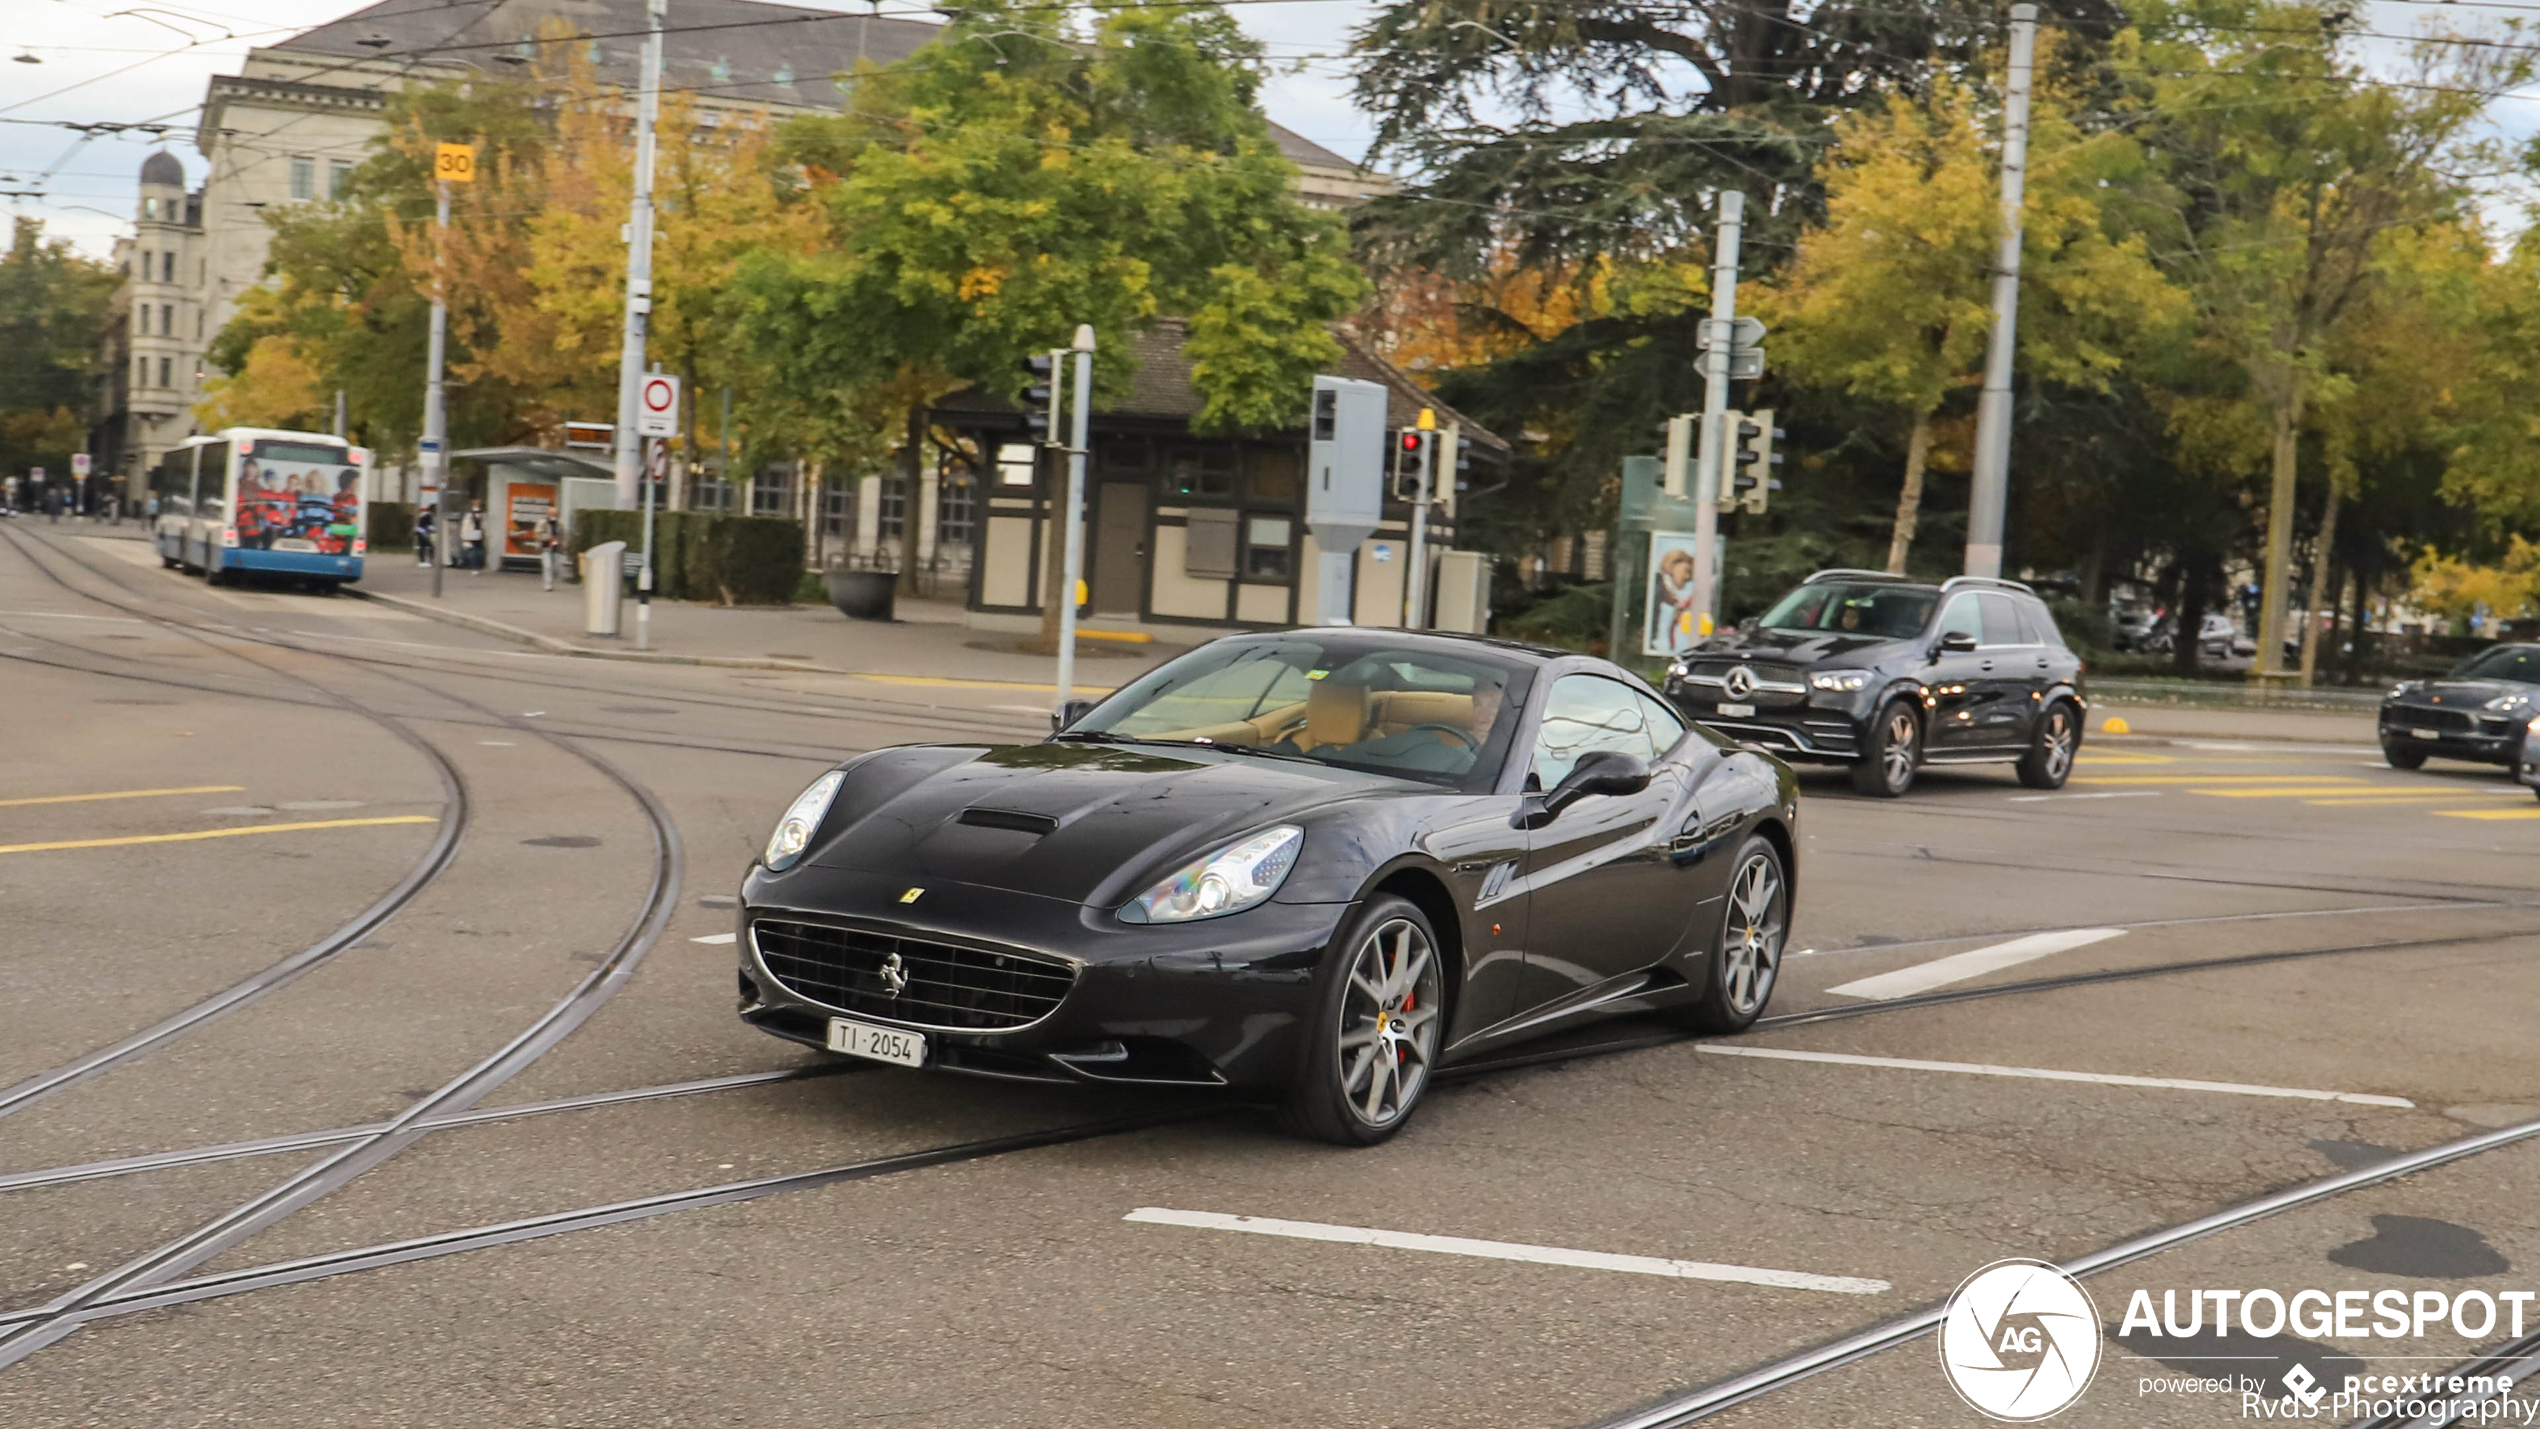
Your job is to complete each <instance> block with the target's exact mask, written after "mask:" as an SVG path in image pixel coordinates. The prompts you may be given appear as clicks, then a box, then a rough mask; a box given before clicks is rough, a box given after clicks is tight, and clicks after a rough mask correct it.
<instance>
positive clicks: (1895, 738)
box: [1879, 708, 1915, 789]
mask: <svg viewBox="0 0 2540 1429" xmlns="http://www.w3.org/2000/svg"><path fill="white" fill-rule="evenodd" d="M1914 734H1915V729H1914V717H1913V716H1912V715H1911V714H1908V713H1907V712H1906V711H1905V710H1903V709H1902V708H1899V709H1897V710H1894V711H1892V712H1890V713H1889V715H1888V717H1887V741H1886V744H1887V747H1886V748H1885V749H1884V750H1882V751H1881V752H1880V755H1879V759H1880V769H1881V772H1883V773H1885V774H1886V775H1887V787H1889V788H1890V789H1902V788H1904V787H1905V782H1906V781H1907V780H1909V779H1911V778H1913V777H1914Z"/></svg>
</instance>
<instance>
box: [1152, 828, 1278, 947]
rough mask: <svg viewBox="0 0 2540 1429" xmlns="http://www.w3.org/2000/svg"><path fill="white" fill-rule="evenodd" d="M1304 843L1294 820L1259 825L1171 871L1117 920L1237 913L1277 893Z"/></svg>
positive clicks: (1156, 920)
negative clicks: (1248, 834) (1250, 832)
mask: <svg viewBox="0 0 2540 1429" xmlns="http://www.w3.org/2000/svg"><path fill="white" fill-rule="evenodd" d="M1304 846H1305V830H1303V829H1300V828H1298V827H1297V826H1296V825H1294V824H1281V825H1280V826H1279V827H1277V828H1275V829H1264V830H1262V831H1261V832H1260V833H1257V834H1254V835H1252V836H1251V837H1249V838H1246V839H1242V840H1240V841H1238V842H1235V843H1230V844H1228V845H1226V846H1225V847H1224V848H1221V849H1219V850H1217V851H1216V852H1215V853H1212V854H1208V855H1205V856H1204V857H1201V858H1196V859H1193V860H1191V861H1190V862H1189V863H1186V864H1184V865H1183V866H1182V867H1180V868H1178V869H1176V870H1174V872H1173V876H1172V877H1170V878H1168V879H1166V880H1164V881H1163V882H1162V883H1159V884H1157V885H1156V886H1154V887H1153V888H1150V889H1148V890H1147V891H1146V892H1144V893H1141V894H1139V895H1138V896H1137V897H1136V898H1135V899H1133V900H1131V901H1130V903H1129V906H1128V907H1126V908H1123V909H1121V910H1120V921H1121V922H1123V923H1188V922H1191V921H1193V920H1195V919H1199V918H1215V917H1218V916H1220V915H1222V914H1227V913H1239V912H1241V911H1243V910H1244V909H1246V908H1249V907H1251V906H1252V905H1254V904H1255V903H1259V902H1261V901H1262V900H1263V899H1265V898H1268V897H1269V896H1270V895H1271V894H1273V893H1276V892H1278V891H1279V885H1280V884H1281V883H1284V882H1286V881H1287V877H1288V870H1289V869H1292V868H1294V867H1296V855H1297V850H1299V849H1301V848H1303V847H1304Z"/></svg>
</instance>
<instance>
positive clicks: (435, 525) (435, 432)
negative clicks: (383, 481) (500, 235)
mask: <svg viewBox="0 0 2540 1429" xmlns="http://www.w3.org/2000/svg"><path fill="white" fill-rule="evenodd" d="M434 187H436V188H438V189H439V190H440V191H441V192H440V195H439V197H438V198H437V199H436V200H435V203H434V208H433V214H434V218H433V229H432V237H433V240H434V245H435V246H434V250H433V251H434V252H435V253H436V254H442V253H446V252H448V250H449V240H450V185H449V181H448V180H446V179H445V180H443V181H442V182H440V183H439V184H436V185H435V186H434ZM448 280H449V271H448V269H447V267H446V266H445V267H444V268H443V270H442V271H441V272H440V273H438V274H435V275H434V277H433V280H432V327H431V336H430V337H429V338H427V339H426V340H425V345H424V346H425V351H424V358H423V439H422V440H421V441H419V442H417V443H416V444H415V445H416V448H417V453H416V454H417V455H419V456H420V457H421V458H422V459H423V491H424V496H425V499H427V500H428V501H430V502H431V503H432V549H431V550H430V551H428V552H426V553H425V554H426V555H427V556H428V557H430V559H431V561H432V594H433V597H434V598H435V599H438V598H439V597H440V594H441V568H442V567H443V566H446V565H448V564H449V563H450V483H449V476H450V453H449V445H450V418H449V409H448V406H447V405H446V403H447V398H446V394H445V393H444V392H443V390H442V386H441V368H442V365H443V362H444V360H445V359H446V358H447V357H448V355H449V341H450V295H449V294H448V293H447V292H446V291H444V285H445V284H446V283H447V282H448Z"/></svg>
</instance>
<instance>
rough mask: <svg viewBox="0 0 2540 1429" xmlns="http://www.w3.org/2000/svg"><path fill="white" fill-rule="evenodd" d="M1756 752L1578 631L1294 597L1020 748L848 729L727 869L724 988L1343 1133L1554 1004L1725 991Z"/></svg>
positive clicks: (1760, 905) (1790, 803) (912, 1060)
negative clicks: (1300, 608)
mask: <svg viewBox="0 0 2540 1429" xmlns="http://www.w3.org/2000/svg"><path fill="white" fill-rule="evenodd" d="M1798 816H1799V796H1798V789H1797V786H1796V783H1795V781H1794V780H1793V779H1792V777H1791V772H1790V770H1789V768H1788V767H1787V766H1785V765H1783V764H1782V763H1781V762H1780V761H1778V760H1776V759H1774V758H1773V757H1771V756H1770V755H1766V754H1760V753H1755V752H1752V751H1747V750H1742V749H1740V748H1738V747H1737V746H1735V745H1733V744H1730V743H1729V742H1728V741H1727V740H1725V739H1723V738H1721V737H1719V736H1717V735H1714V734H1712V733H1710V732H1709V731H1707V730H1704V729H1702V728H1700V727H1699V726H1695V725H1691V724H1688V723H1687V722H1686V721H1685V719H1684V718H1683V717H1682V716H1680V715H1678V714H1677V713H1676V712H1675V710H1674V709H1673V708H1671V707H1670V706H1669V705H1668V704H1667V702H1666V701H1665V700H1662V699H1660V698H1659V697H1658V695H1657V694H1656V692H1654V691H1652V690H1651V689H1650V688H1649V687H1648V686H1647V685H1645V684H1643V683H1642V682H1641V681H1639V680H1638V679H1636V678H1634V677H1633V676H1631V675H1629V674H1627V673H1625V672H1624V671H1623V670H1621V669H1619V668H1617V667H1616V666H1614V665H1611V664H1609V663H1607V662H1605V661H1603V660H1598V659H1593V658H1590V657H1588V656H1584V655H1574V654H1570V653H1567V652H1564V651H1559V650H1546V649H1538V648H1535V647H1532V646H1525V645H1517V644H1511V643H1506V642H1501V641H1494V640H1486V639H1477V638H1472V637H1466V636H1450V635H1429V634H1416V633H1409V632H1404V631H1398V630H1374V629H1348V628H1330V629H1307V630H1294V631H1287V632H1283V633H1276V634H1257V635H1238V636H1230V637H1228V638H1226V639H1222V640H1218V641H1214V642H1212V643H1210V644H1208V645H1204V646H1202V647H1200V648H1199V649H1197V650H1194V651H1191V652H1190V653H1189V654H1186V655H1183V656H1181V657H1180V658H1178V659H1175V660H1172V661H1170V662H1168V663H1166V664H1164V665H1162V666H1159V667H1157V668H1156V669H1155V670H1154V671H1152V672H1150V673H1148V674H1146V675H1144V676H1142V677H1140V678H1139V679H1137V680H1135V681H1133V682H1131V683H1130V684H1128V685H1126V686H1124V687H1122V688H1121V689H1120V690H1118V691H1117V692H1115V693H1113V694H1112V695H1111V696H1110V697H1108V698H1106V699H1103V700H1101V701H1099V702H1096V703H1092V704H1090V705H1071V706H1070V707H1069V709H1068V711H1067V714H1066V717H1065V719H1064V727H1063V728H1061V729H1060V730H1058V732H1056V733H1054V734H1052V735H1051V736H1050V737H1049V738H1048V739H1046V740H1044V741H1042V742H1040V743H1038V744H1023V745H988V744H929V745H911V746H904V747H900V748H893V749H878V750H875V751H873V752H871V753H869V754H863V755H859V756H857V757H856V758H854V759H851V760H848V761H847V762H846V763H844V764H842V765H840V766H838V767H837V768H836V769H834V770H831V771H830V772H828V773H826V774H823V775H821V776H820V777H819V778H818V779H816V780H814V781H813V782H812V784H811V786H810V787H809V788H807V789H805V790H804V791H803V793H802V795H801V797H799V798H797V799H796V800H795V801H794V803H793V806H792V807H791V808H789V809H787V810H786V811H785V815H784V818H783V819H782V820H781V821H780V822H779V823H778V825H777V827H776V832H775V833H774V834H773V835H772V836H771V837H770V838H769V840H768V843H767V848H766V850H765V852H764V853H763V854H762V855H761V857H760V860H759V862H758V863H757V864H755V865H754V866H753V867H752V868H751V870H750V873H749V877H748V879H747V881H746V882H745V883H744V884H743V888H742V897H741V910H740V935H741V936H740V950H741V978H740V984H741V985H740V999H741V1001H740V1010H741V1016H742V1017H743V1018H744V1019H745V1020H747V1021H748V1022H749V1023H751V1024H752V1025H754V1026H756V1027H758V1028H760V1029H762V1030H764V1031H767V1032H770V1033H773V1034H775V1035H777V1036H779V1037H785V1038H790V1039H792V1040H794V1041H797V1042H803V1043H808V1044H810V1045H812V1046H815V1047H823V1048H827V1049H828V1050H830V1051H833V1052H838V1053H843V1054H847V1055H851V1056H859V1057H869V1058H876V1059H879V1060H881V1061H885V1062H893V1063H897V1064H899V1065H901V1066H906V1067H927V1068H941V1069H944V1070H948V1071H959V1072H971V1073H977V1074H981V1075H985V1076H995V1077H1010V1078H1023V1079H1029V1080H1037V1081H1069V1082H1106V1083H1117V1084H1144V1085H1167V1086H1185V1087H1190V1086H1205V1087H1223V1088H1227V1089H1230V1090H1233V1091H1237V1092H1243V1093H1249V1094H1255V1095H1266V1096H1271V1097H1275V1098H1276V1099H1277V1100H1278V1101H1279V1104H1280V1106H1281V1107H1282V1109H1283V1114H1284V1119H1285V1120H1286V1121H1287V1123H1288V1124H1289V1125H1290V1126H1291V1127H1293V1128H1294V1129H1296V1130H1298V1131H1300V1132H1303V1133H1306V1134H1308V1135H1312V1136H1317V1137H1321V1138H1324V1139H1326V1140H1330V1141H1335V1142H1339V1143H1342V1144H1347V1145H1364V1144H1368V1143H1371V1142H1375V1141H1379V1140H1382V1139H1383V1138H1385V1137H1386V1136H1388V1135H1390V1134H1392V1133H1393V1131H1394V1130H1395V1129H1396V1128H1398V1127H1400V1126H1401V1125H1402V1123H1403V1121H1404V1120H1405V1119H1406V1118H1407V1117H1409V1116H1410V1115H1411V1112H1412V1110H1413V1108H1415V1107H1416V1106H1417V1105H1418V1104H1419V1101H1420V1096H1421V1093H1422V1091H1423V1090H1425V1089H1426V1088H1427V1086H1428V1084H1429V1082H1430V1079H1431V1076H1432V1074H1433V1073H1435V1072H1437V1071H1438V1070H1440V1069H1441V1068H1445V1067H1448V1066H1451V1065H1453V1064H1454V1063H1456V1062H1457V1061H1459V1060H1466V1059H1470V1058H1473V1057H1475V1056H1477V1055H1479V1054H1482V1053H1485V1052H1490V1051H1495V1050H1498V1049H1502V1048H1505V1047H1507V1046H1509V1045H1510V1044H1512V1043H1514V1042H1516V1041H1518V1040H1520V1039H1524V1038H1528V1037H1533V1036H1537V1035H1539V1034H1542V1033H1544V1032H1547V1031H1552V1030H1555V1029H1558V1028H1562V1027H1565V1026H1570V1025H1574V1022H1575V1020H1576V1019H1581V1018H1588V1017H1594V1016H1598V1015H1604V1014H1611V1013H1616V1012H1627V1011H1628V1012H1648V1013H1660V1014H1665V1015H1668V1016H1672V1017H1674V1018H1676V1019H1678V1020H1680V1021H1682V1022H1684V1023H1686V1024H1687V1025H1689V1026H1691V1027H1694V1028H1697V1029H1700V1030H1704V1031H1711V1032H1735V1031H1739V1030H1741V1029H1743V1028H1745V1027H1746V1026H1747V1025H1748V1024H1750V1023H1752V1022H1753V1021H1754V1020H1755V1018H1756V1016H1757V1015H1758V1014H1760V1013H1761V1012H1762V1011H1763V1009H1764V1004H1765V1001H1766V999H1768V998H1770V997H1771V996H1772V992H1773V984H1774V980H1775V977H1776V975H1777V973H1778V971H1779V968H1780V964H1781V957H1782V940H1783V935H1784V933H1785V931H1786V930H1787V929H1788V927H1789V926H1790V912H1791V897H1792V891H1793V888H1794V875H1795V873H1796V871H1797V866H1796V863H1795V861H1794V855H1795V853H1796V851H1797V849H1798V846H1799V845H1798Z"/></svg>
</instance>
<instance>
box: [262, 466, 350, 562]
mask: <svg viewBox="0 0 2540 1429" xmlns="http://www.w3.org/2000/svg"><path fill="white" fill-rule="evenodd" d="M345 456H346V453H345V452H343V451H341V450H339V449H337V448H333V447H322V446H317V445H315V444H313V443H306V442H258V443H256V444H255V447H254V449H253V450H252V451H251V452H249V453H247V454H246V455H243V456H241V457H239V458H238V499H237V504H236V506H235V507H234V509H235V510H236V512H237V520H236V525H237V528H238V544H239V545H240V546H241V547H243V548H245V549H248V550H256V551H298V552H303V553H312V554H316V555H324V556H343V555H350V554H351V553H352V550H353V540H354V538H355V537H357V536H359V535H360V534H361V531H362V471H361V468H360V467H357V466H354V465H352V464H350V463H349V462H347V461H346V460H345Z"/></svg>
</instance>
